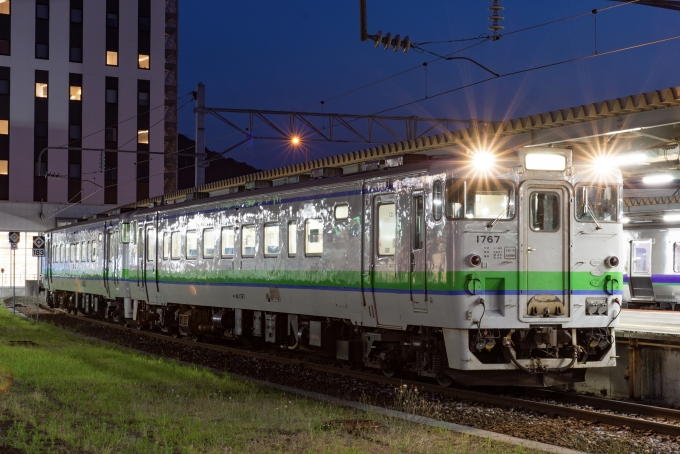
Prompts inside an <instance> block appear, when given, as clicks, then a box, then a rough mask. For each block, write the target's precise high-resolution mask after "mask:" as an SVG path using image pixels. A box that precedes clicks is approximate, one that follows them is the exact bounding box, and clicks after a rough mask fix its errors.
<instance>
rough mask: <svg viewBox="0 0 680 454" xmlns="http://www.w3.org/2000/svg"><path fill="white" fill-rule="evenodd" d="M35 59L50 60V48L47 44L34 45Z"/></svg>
mask: <svg viewBox="0 0 680 454" xmlns="http://www.w3.org/2000/svg"><path fill="white" fill-rule="evenodd" d="M35 58H39V59H41V60H47V59H49V58H50V46H49V45H48V44H40V43H36V45H35Z"/></svg>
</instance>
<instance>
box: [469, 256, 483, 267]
mask: <svg viewBox="0 0 680 454" xmlns="http://www.w3.org/2000/svg"><path fill="white" fill-rule="evenodd" d="M466 261H467V264H468V265H470V266H479V265H481V264H482V258H481V257H480V256H478V255H477V254H470V255H468V256H467V259H466Z"/></svg>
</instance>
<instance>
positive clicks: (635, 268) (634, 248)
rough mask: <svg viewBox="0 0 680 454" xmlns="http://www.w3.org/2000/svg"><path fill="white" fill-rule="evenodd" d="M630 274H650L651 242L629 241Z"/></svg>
mask: <svg viewBox="0 0 680 454" xmlns="http://www.w3.org/2000/svg"><path fill="white" fill-rule="evenodd" d="M631 263H632V267H631V268H632V269H631V272H630V274H631V275H638V276H639V275H644V276H649V275H651V274H652V242H651V241H631Z"/></svg>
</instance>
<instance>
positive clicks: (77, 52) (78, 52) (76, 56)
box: [69, 47, 83, 63]
mask: <svg viewBox="0 0 680 454" xmlns="http://www.w3.org/2000/svg"><path fill="white" fill-rule="evenodd" d="M69 61H72V62H74V63H82V62H83V48H82V47H72V48H71V51H70V56H69Z"/></svg>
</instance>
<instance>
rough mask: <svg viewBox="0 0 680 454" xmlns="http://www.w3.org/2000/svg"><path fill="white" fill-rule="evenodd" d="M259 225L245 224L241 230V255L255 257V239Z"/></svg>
mask: <svg viewBox="0 0 680 454" xmlns="http://www.w3.org/2000/svg"><path fill="white" fill-rule="evenodd" d="M256 232H257V227H256V226H254V225H244V226H243V229H242V230H241V256H242V257H254V256H255V246H256V245H255V240H256V238H257V236H256Z"/></svg>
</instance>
